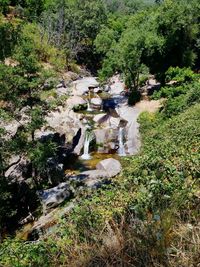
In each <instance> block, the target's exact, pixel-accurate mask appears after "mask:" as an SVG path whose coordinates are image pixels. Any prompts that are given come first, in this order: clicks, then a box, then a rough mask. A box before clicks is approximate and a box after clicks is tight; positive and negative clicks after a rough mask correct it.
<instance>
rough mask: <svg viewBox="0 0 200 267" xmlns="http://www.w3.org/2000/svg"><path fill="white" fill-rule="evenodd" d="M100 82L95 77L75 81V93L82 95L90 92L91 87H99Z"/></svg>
mask: <svg viewBox="0 0 200 267" xmlns="http://www.w3.org/2000/svg"><path fill="white" fill-rule="evenodd" d="M98 86H99V83H98V82H97V80H96V79H95V78H94V77H85V78H82V79H80V80H77V81H75V82H74V90H73V94H74V95H78V96H82V95H84V94H86V93H88V92H89V88H91V87H92V88H95V87H98Z"/></svg>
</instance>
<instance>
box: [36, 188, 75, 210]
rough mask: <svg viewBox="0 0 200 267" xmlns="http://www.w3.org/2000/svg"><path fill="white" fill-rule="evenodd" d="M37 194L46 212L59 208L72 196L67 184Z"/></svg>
mask: <svg viewBox="0 0 200 267" xmlns="http://www.w3.org/2000/svg"><path fill="white" fill-rule="evenodd" d="M37 193H38V196H39V199H40V201H41V203H42V205H43V210H44V211H46V210H48V209H50V208H54V207H56V206H58V205H59V204H60V203H62V202H63V201H64V200H65V199H67V198H69V197H70V196H71V190H70V188H69V185H68V184H67V183H61V184H59V185H58V186H56V187H53V188H50V189H47V190H41V191H38V192H37Z"/></svg>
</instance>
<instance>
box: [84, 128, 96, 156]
mask: <svg viewBox="0 0 200 267" xmlns="http://www.w3.org/2000/svg"><path fill="white" fill-rule="evenodd" d="M93 138H94V137H93V134H92V133H90V132H86V135H85V143H84V150H83V155H82V156H81V158H82V159H84V160H89V159H91V156H90V154H89V148H90V142H91V141H92V140H93Z"/></svg>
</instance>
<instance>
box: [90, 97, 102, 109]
mask: <svg viewBox="0 0 200 267" xmlns="http://www.w3.org/2000/svg"><path fill="white" fill-rule="evenodd" d="M91 104H92V105H94V106H98V107H101V105H102V99H101V98H97V97H96V98H92V99H91Z"/></svg>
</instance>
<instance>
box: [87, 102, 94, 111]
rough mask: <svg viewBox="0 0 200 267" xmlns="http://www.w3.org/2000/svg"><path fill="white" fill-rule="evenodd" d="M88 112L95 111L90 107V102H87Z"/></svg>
mask: <svg viewBox="0 0 200 267" xmlns="http://www.w3.org/2000/svg"><path fill="white" fill-rule="evenodd" d="M87 111H89V112H91V111H93V109H92V108H91V106H90V101H89V100H88V101H87Z"/></svg>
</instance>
